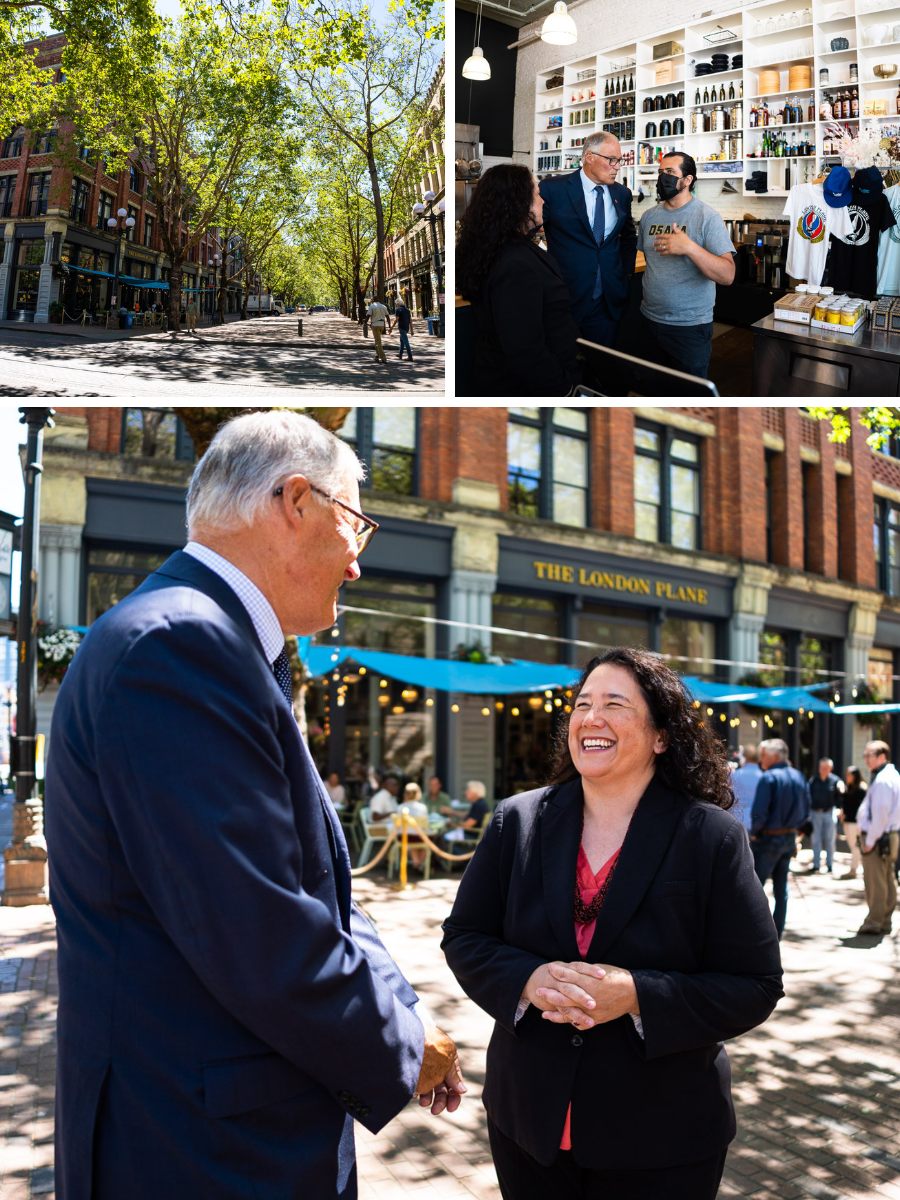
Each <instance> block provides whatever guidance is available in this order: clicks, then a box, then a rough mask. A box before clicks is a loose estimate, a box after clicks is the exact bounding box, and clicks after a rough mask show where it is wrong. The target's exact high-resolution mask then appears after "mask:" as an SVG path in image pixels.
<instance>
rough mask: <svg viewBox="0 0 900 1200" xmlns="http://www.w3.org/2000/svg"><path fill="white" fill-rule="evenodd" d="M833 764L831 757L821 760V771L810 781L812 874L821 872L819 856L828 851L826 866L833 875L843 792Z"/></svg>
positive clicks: (841, 783) (842, 785)
mask: <svg viewBox="0 0 900 1200" xmlns="http://www.w3.org/2000/svg"><path fill="white" fill-rule="evenodd" d="M833 766H834V763H833V762H832V761H831V759H830V758H820V759H819V773H818V775H816V776H814V777H813V778H812V779H811V780H810V781H809V795H810V800H811V802H812V812H811V813H810V814H809V815H810V820H811V821H812V827H813V832H812V852H813V860H812V874H813V875H817V874H818V873H819V857H820V855H821V853H822V850H823V849H824V851H825V869H826V871H827V872H828V874H829V875H830V874H831V870H832V867H833V866H834V846H835V842H836V841H837V821H836V819H835V814H836V813H837V810H838V809H839V808H840V806H841V797H842V796H843V794H844V781H843V780H842V779H840V778H839V776H837V775H835V773H834V771H832V769H831V768H832V767H833Z"/></svg>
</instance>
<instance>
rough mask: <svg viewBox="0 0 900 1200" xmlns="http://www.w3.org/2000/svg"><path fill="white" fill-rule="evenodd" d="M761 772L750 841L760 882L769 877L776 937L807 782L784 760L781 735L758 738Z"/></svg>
mask: <svg viewBox="0 0 900 1200" xmlns="http://www.w3.org/2000/svg"><path fill="white" fill-rule="evenodd" d="M759 765H760V767H762V771H763V775H762V779H760V781H759V785H758V787H757V789H756V799H755V800H754V802H753V820H752V823H751V829H750V845H751V847H752V849H753V861H754V864H755V866H756V874H757V876H758V878H759V881H760V883H762V884H765V882H766V880H767V879H771V880H772V891H773V893H774V895H775V912H774V913H773V916H774V918H775V928H776V930H777V931H778V937H779V940H780V938H781V935H782V934H783V933H784V923H785V919H786V917H787V900H788V888H787V883H788V871H789V869H790V865H791V858H792V857H793V856H794V854H795V852H796V849H797V830H798V829H799V828H800V826H801V825H804V824H805V823H806V822H807V821H808V820H809V806H810V800H809V785H808V784H807V782H806V780H805V779H804V778H803V776H802V775H801V774H800V772H799V771H798V770H796V768H794V767H792V766H791V764H790V762H789V761H788V748H787V743H785V742H783V741H782V740H781V738H770V739H769V740H768V741H766V742H760V746H759Z"/></svg>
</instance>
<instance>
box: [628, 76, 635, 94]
mask: <svg viewBox="0 0 900 1200" xmlns="http://www.w3.org/2000/svg"><path fill="white" fill-rule="evenodd" d="M628 90H629V92H633V91H634V73H633V72H632V74H631V75H629V76H628Z"/></svg>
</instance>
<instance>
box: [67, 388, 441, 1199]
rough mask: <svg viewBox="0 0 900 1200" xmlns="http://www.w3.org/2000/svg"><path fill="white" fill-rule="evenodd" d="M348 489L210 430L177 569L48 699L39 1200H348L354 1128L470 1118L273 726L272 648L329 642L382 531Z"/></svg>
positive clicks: (293, 420)
mask: <svg viewBox="0 0 900 1200" xmlns="http://www.w3.org/2000/svg"><path fill="white" fill-rule="evenodd" d="M361 475H362V466H361V464H360V463H359V461H358V460H357V458H356V456H355V455H354V453H353V452H352V450H351V449H350V448H349V446H347V444H346V443H342V442H341V441H340V439H338V438H335V437H334V436H333V435H332V434H330V433H328V432H327V431H326V430H324V429H323V428H322V427H321V426H320V425H317V424H316V423H315V422H314V421H312V420H310V419H309V418H307V417H302V416H300V415H298V414H296V413H290V412H266V413H255V414H251V415H247V416H243V417H239V418H238V419H236V420H234V421H232V422H230V423H228V424H227V425H225V426H224V427H223V428H222V429H221V430H220V431H219V432H218V433H217V434H216V436H215V438H214V439H213V441H212V444H211V445H210V447H209V449H208V450H207V451H206V453H205V454H204V455H203V457H202V459H201V460H200V462H199V463H198V464H197V466H196V468H195V470H194V474H193V477H192V479H191V483H190V487H189V489H188V495H187V525H188V538H189V541H188V544H187V546H186V547H185V549H184V550H182V551H178V552H176V553H175V554H174V555H172V556H171V557H170V558H169V559H168V560H167V561H166V562H165V563H164V564H163V566H162V567H160V568H159V570H158V571H156V572H155V573H154V574H152V575H151V576H149V578H147V579H146V580H145V581H144V582H143V584H142V585H141V587H139V588H138V589H137V590H136V591H134V592H132V593H131V595H129V596H127V597H126V598H125V599H124V600H122V601H121V602H120V603H119V604H117V605H116V606H115V607H114V608H112V609H111V610H110V611H109V612H107V613H105V614H104V615H103V616H102V617H100V619H99V620H98V621H95V622H94V624H93V625H92V626H91V629H90V631H89V633H88V635H87V637H86V638H85V640H84V642H83V644H82V646H81V647H80V649H79V651H78V654H77V656H76V658H75V661H74V662H73V664H72V667H71V668H70V670H69V672H68V673H67V675H66V678H65V680H64V681H63V685H62V687H61V688H60V692H59V696H58V699H57V701H56V706H55V709H54V713H53V724H52V738H53V759H52V762H51V763H50V765H49V767H48V775H47V782H46V787H47V842H48V846H49V847H50V890H51V897H52V900H53V906H54V909H55V913H56V918H57V925H58V933H59V1025H58V1033H59V1038H58V1075H57V1092H56V1118H57V1123H56V1167H55V1169H56V1193H57V1195H58V1196H59V1197H60V1200H87V1198H88V1197H90V1198H91V1200H121V1198H122V1197H128V1200H160V1198H161V1197H166V1200H186V1198H187V1197H215V1200H247V1197H249V1196H252V1195H263V1194H265V1195H269V1196H272V1197H275V1196H282V1197H287V1196H296V1195H299V1194H300V1193H301V1192H302V1193H303V1194H304V1195H306V1196H309V1197H310V1200H313V1198H314V1200H319V1198H320V1197H321V1198H322V1200H329V1198H330V1200H336V1198H337V1197H340V1198H341V1200H354V1198H355V1197H356V1194H357V1188H356V1167H355V1161H354V1149H353V1122H354V1120H358V1121H360V1122H361V1123H362V1124H363V1125H365V1126H366V1128H367V1129H369V1130H372V1131H377V1130H379V1129H381V1128H382V1127H383V1126H384V1125H385V1124H386V1123H387V1122H388V1121H390V1120H391V1119H392V1118H393V1117H394V1116H396V1115H397V1114H398V1113H399V1112H400V1111H401V1110H402V1109H404V1108H405V1107H406V1105H407V1103H408V1101H409V1100H410V1098H411V1097H412V1096H413V1095H414V1094H419V1096H420V1100H425V1101H427V1102H432V1104H433V1106H432V1109H431V1111H432V1112H433V1113H434V1114H435V1115H437V1114H438V1113H439V1112H442V1111H444V1109H445V1108H446V1109H447V1110H448V1111H452V1110H453V1109H454V1108H455V1107H456V1105H457V1103H458V1101H459V1098H460V1094H461V1092H462V1091H463V1090H464V1085H463V1084H462V1083H461V1081H460V1078H459V1072H458V1065H457V1064H456V1052H455V1048H454V1046H453V1043H452V1041H450V1039H448V1038H446V1036H445V1035H443V1034H442V1033H441V1032H440V1031H439V1030H437V1029H435V1028H434V1026H433V1025H432V1023H431V1021H430V1018H428V1016H427V1013H424V1012H423V1011H422V1009H421V1006H420V1004H419V1002H418V1000H417V997H416V994H415V992H414V991H413V989H412V988H411V987H410V985H409V984H408V983H407V981H406V980H405V979H404V978H403V976H402V975H401V973H400V971H399V968H398V967H397V966H396V964H395V963H394V962H393V960H392V959H391V957H390V955H389V954H388V952H387V950H386V949H385V948H384V946H383V945H382V944H381V942H380V940H379V938H378V936H377V934H376V932H375V930H374V927H373V926H372V925H371V923H370V922H369V921H368V920H367V919H366V918H365V917H364V916H363V915H362V913H361V912H360V911H359V910H358V909H357V908H356V907H355V906H354V905H353V902H352V899H351V893H350V860H349V856H348V854H347V847H346V843H345V842H344V837H343V833H342V831H341V825H340V821H339V820H338V817H337V814H336V813H335V812H334V809H333V807H332V805H331V804H330V802H329V800H328V797H327V793H326V792H325V789H324V787H323V785H322V781H321V779H320V777H319V773H318V771H317V770H316V766H315V763H314V762H313V759H312V757H311V756H310V753H309V750H308V749H307V747H306V743H305V742H304V740H303V738H302V737H301V735H300V731H299V728H298V725H297V721H296V719H295V717H294V714H293V711H292V697H291V670H290V663H289V660H288V656H287V652H286V649H285V643H284V638H285V632H286V631H287V632H291V633H296V634H298V635H310V634H313V633H315V632H316V631H318V630H323V629H326V628H328V627H330V626H331V625H332V624H333V622H334V620H335V615H336V604H337V596H338V589H339V588H340V586H341V585H342V583H344V582H345V581H351V580H354V579H357V578H358V577H359V574H360V571H359V566H358V564H357V558H358V557H359V554H360V552H361V550H362V549H363V548H364V547H365V545H366V543H367V542H368V540H369V539H370V538H371V536H372V534H373V533H374V531H375V529H376V528H377V526H375V524H374V523H373V522H370V521H369V520H368V519H367V518H366V517H364V516H363V515H362V514H361V513H359V512H358V508H359V492H358V482H357V481H358V480H359V478H360V477H361ZM417 1009H418V1012H417ZM434 1089H437V1092H435V1091H434ZM298 1181H302V1183H301V1182H298Z"/></svg>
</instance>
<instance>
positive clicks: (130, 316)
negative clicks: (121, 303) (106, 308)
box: [125, 313, 134, 329]
mask: <svg viewBox="0 0 900 1200" xmlns="http://www.w3.org/2000/svg"><path fill="white" fill-rule="evenodd" d="M133 325H134V313H126V314H125V328H126V329H131V327H132V326H133Z"/></svg>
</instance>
